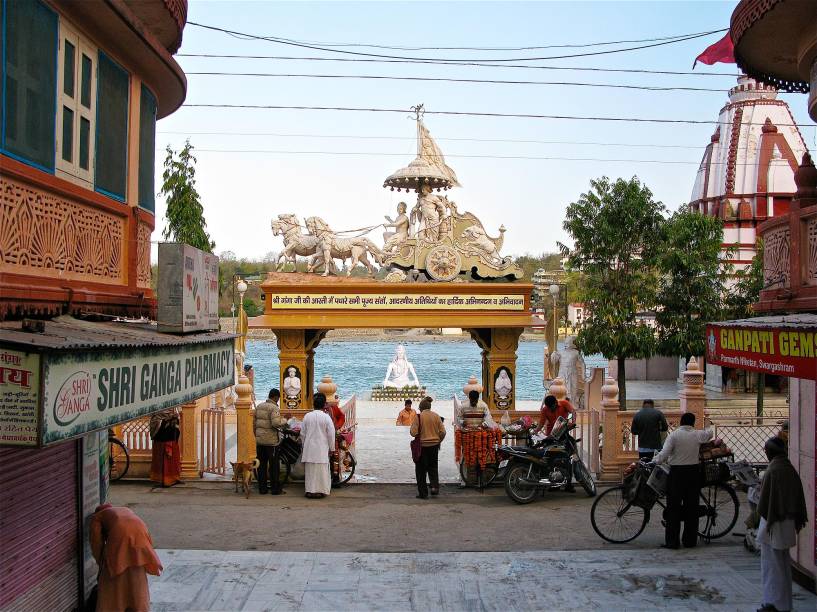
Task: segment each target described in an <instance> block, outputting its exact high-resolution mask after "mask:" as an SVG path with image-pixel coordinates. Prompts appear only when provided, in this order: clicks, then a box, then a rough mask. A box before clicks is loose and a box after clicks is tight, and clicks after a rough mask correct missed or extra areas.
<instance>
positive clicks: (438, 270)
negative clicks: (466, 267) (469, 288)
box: [425, 244, 462, 281]
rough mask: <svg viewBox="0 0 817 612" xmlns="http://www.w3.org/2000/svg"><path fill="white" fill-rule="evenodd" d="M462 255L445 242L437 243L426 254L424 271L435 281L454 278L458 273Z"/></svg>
mask: <svg viewBox="0 0 817 612" xmlns="http://www.w3.org/2000/svg"><path fill="white" fill-rule="evenodd" d="M461 265H462V257H460V254H459V253H458V252H457V250H456V249H455V248H454V247H452V246H449V245H447V244H438V245H437V246H435V247H433V248H432V249H431V250H430V251H429V252H428V255H426V266H425V268H426V273H427V274H428V275H429V276H430V277H431V278H432V279H433V280H435V281H450V280H454V279H455V278H457V276H459V274H460V266H461Z"/></svg>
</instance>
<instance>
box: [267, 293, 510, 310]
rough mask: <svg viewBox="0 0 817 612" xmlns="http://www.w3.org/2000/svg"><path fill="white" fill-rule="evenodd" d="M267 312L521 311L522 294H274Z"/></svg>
mask: <svg viewBox="0 0 817 612" xmlns="http://www.w3.org/2000/svg"><path fill="white" fill-rule="evenodd" d="M267 308H268V309H271V310H457V311H462V310H473V311H482V310H484V311H497V310H501V311H523V310H525V298H524V296H523V295H487V294H486V295H472V294H466V293H462V294H458V293H445V294H428V295H408V294H399V293H397V294H395V293H362V294H358V293H328V292H327V293H303V294H301V293H277V294H272V295H270V296H269V297H268V299H267Z"/></svg>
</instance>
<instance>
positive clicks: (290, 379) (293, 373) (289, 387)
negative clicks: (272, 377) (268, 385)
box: [284, 366, 301, 399]
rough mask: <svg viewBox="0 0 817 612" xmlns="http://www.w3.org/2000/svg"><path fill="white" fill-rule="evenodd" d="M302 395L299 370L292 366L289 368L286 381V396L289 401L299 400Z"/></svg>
mask: <svg viewBox="0 0 817 612" xmlns="http://www.w3.org/2000/svg"><path fill="white" fill-rule="evenodd" d="M300 394H301V379H300V378H298V370H296V369H295V368H294V367H292V366H290V367H288V368H287V377H286V378H285V379H284V395H286V397H287V398H288V399H297V397H298V396H299V395H300Z"/></svg>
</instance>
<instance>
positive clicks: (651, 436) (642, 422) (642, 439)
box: [630, 399, 669, 461]
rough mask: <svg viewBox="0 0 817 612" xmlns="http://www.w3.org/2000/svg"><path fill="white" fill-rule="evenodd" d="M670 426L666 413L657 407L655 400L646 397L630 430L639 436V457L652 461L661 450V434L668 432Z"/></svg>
mask: <svg viewBox="0 0 817 612" xmlns="http://www.w3.org/2000/svg"><path fill="white" fill-rule="evenodd" d="M667 429H669V428H668V426H667V419H666V417H665V416H664V413H663V412H661V411H660V410H658V409H657V408H656V407H655V402H654V401H652V400H651V399H645V400H644V403H643V404H642V405H641V410H639V411H638V412H636V414H635V416H634V417H633V424H632V426H631V427H630V431H631V432H633V434H634V435H636V436H638V458H639V459H644V460H645V461H652V458H653V457H654V456H655V453H657V452H658V451H660V450H661V446H662V444H661V434H666V432H667Z"/></svg>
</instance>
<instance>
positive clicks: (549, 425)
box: [539, 395, 576, 436]
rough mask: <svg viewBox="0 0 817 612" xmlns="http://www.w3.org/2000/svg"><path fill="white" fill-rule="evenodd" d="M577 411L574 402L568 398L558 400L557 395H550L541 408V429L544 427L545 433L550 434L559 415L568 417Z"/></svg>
mask: <svg viewBox="0 0 817 612" xmlns="http://www.w3.org/2000/svg"><path fill="white" fill-rule="evenodd" d="M575 412H576V411H575V410H574V409H573V404H571V403H570V402H569V401H568V400H566V399H563V400H557V399H556V396H555V395H548V396H546V397H545V401H544V402H542V407H541V408H540V410H539V429H540V430H542V429H543V430H544V433H545V435H548V436H549V435H550V432H551V431H552V430H553V426H554V425H555V424H556V420H557V419H558V418H559V417H564V418H565V419H568V418H570V415H571V414H575Z"/></svg>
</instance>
